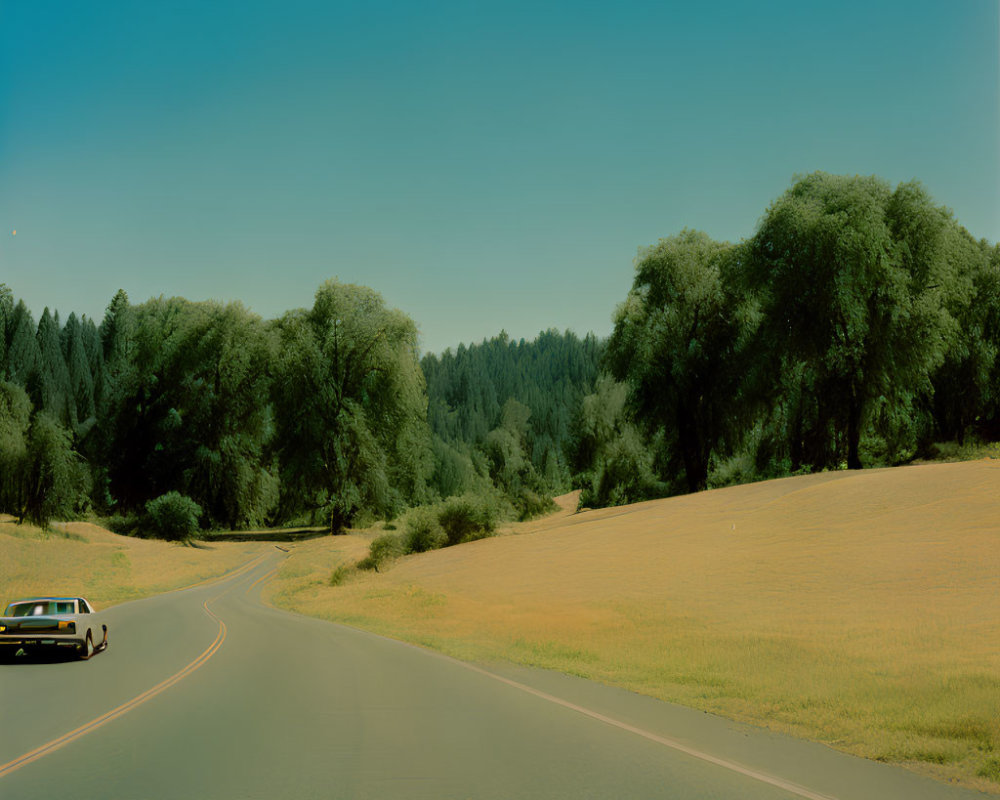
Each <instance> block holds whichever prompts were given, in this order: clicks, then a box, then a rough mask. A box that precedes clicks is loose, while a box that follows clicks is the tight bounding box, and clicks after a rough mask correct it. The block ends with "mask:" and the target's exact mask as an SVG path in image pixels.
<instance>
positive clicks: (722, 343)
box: [573, 173, 1000, 504]
mask: <svg viewBox="0 0 1000 800" xmlns="http://www.w3.org/2000/svg"><path fill="white" fill-rule="evenodd" d="M998 348H1000V247H998V246H996V245H990V244H989V243H988V242H986V241H985V240H980V241H977V240H975V239H974V238H973V237H972V236H971V235H970V234H969V233H968V231H967V230H965V229H964V228H963V227H962V226H961V225H960V224H959V223H958V222H957V221H956V220H955V219H954V217H953V215H952V213H951V212H950V211H949V210H948V209H947V208H945V207H943V206H940V205H938V204H936V203H935V202H934V201H933V200H932V198H931V197H930V196H929V195H928V193H927V192H926V190H925V189H924V188H923V187H922V186H921V185H920V184H919V183H916V182H908V183H901V184H899V185H898V186H896V187H892V186H890V185H889V184H888V183H887V182H886V181H884V180H881V179H879V178H877V177H858V176H853V177H850V176H836V175H829V174H825V173H814V174H812V175H808V176H805V177H802V178H800V179H798V180H797V181H795V182H794V184H793V185H792V186H791V188H790V189H789V190H788V191H786V192H785V193H784V194H783V195H782V196H781V197H780V198H778V199H777V200H776V201H775V202H774V203H772V204H771V206H770V207H769V208H768V209H767V211H766V212H765V214H764V216H763V218H762V219H761V221H760V223H759V225H758V227H757V230H756V231H755V233H754V235H753V236H752V237H751V238H749V239H748V240H745V241H742V242H740V243H738V244H735V245H734V244H729V243H723V242H715V241H713V240H712V239H710V238H709V237H708V236H707V235H706V234H704V233H701V232H697V231H690V230H685V231H683V232H681V233H680V234H678V235H676V236H673V237H670V238H668V239H664V240H661V241H660V242H658V243H657V244H655V245H653V246H652V247H649V248H648V249H646V250H645V251H643V252H642V253H640V256H639V258H638V259H637V263H636V271H635V278H634V282H633V285H632V289H631V290H630V292H629V294H628V296H627V298H626V299H625V301H624V302H623V303H622V304H621V305H620V306H619V307H618V309H617V311H616V312H615V317H614V330H613V333H612V335H611V337H610V339H609V341H608V343H607V349H606V353H605V359H604V361H603V366H604V369H605V370H606V372H607V377H606V378H605V379H604V380H603V381H602V382H601V383H599V386H598V391H597V392H596V393H595V394H594V395H591V396H590V397H588V398H586V400H585V401H584V404H583V406H581V409H580V415H579V418H578V435H577V437H576V443H575V445H574V446H575V448H576V450H575V458H574V460H573V463H574V466H575V467H576V469H577V473H578V475H580V476H581V477H582V478H583V480H582V481H581V485H582V486H583V488H584V490H585V495H586V496H587V500H588V501H589V502H593V503H595V504H607V503H614V502H627V501H630V500H636V499H641V498H643V497H648V496H655V495H657V494H666V493H675V492H680V491H698V490H700V489H704V488H706V486H710V485H724V484H726V483H731V482H738V481H743V480H748V479H752V478H760V477H774V476H779V475H788V474H792V473H795V472H800V471H818V470H824V469H837V468H842V467H847V468H850V469H858V468H861V467H862V466H872V465H889V464H899V463H903V462H906V461H909V460H911V459H913V458H914V457H916V456H919V455H921V454H927V453H928V452H929V448H930V446H931V444H932V443H933V442H935V441H942V440H958V441H960V442H961V441H964V440H965V439H966V438H967V437H969V436H973V437H980V438H983V439H987V440H996V439H997V437H998V436H1000V370H998V365H997V352H998ZM616 382H618V383H616ZM644 443H645V446H644Z"/></svg>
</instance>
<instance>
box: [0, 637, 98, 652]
mask: <svg viewBox="0 0 1000 800" xmlns="http://www.w3.org/2000/svg"><path fill="white" fill-rule="evenodd" d="M85 646H86V642H85V641H84V640H82V639H61V638H55V637H52V636H18V637H16V638H15V637H10V638H7V637H3V638H2V639H0V648H6V647H71V648H74V649H76V650H80V649H82V648H83V647H85Z"/></svg>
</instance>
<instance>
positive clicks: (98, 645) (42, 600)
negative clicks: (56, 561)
mask: <svg viewBox="0 0 1000 800" xmlns="http://www.w3.org/2000/svg"><path fill="white" fill-rule="evenodd" d="M107 646H108V626H107V625H106V624H105V623H104V619H103V617H102V615H101V614H99V613H98V612H97V610H96V609H95V608H94V606H93V605H92V604H91V603H90V602H88V601H87V600H86V599H85V598H83V597H32V598H28V599H26V600H17V601H15V602H13V603H11V604H10V605H8V606H7V609H6V610H5V611H4V615H3V616H2V617H0V648H2V650H4V651H6V650H9V649H14V650H15V651H16V654H18V655H20V654H23V653H26V652H27V651H28V649H38V648H59V649H61V648H67V649H68V648H72V649H73V650H74V651H75V652H76V653H77V654H78V655H79V656H80V657H81V658H90V656H92V655H93V654H94V653H96V652H98V651H99V650H103V649H104V648H106V647H107Z"/></svg>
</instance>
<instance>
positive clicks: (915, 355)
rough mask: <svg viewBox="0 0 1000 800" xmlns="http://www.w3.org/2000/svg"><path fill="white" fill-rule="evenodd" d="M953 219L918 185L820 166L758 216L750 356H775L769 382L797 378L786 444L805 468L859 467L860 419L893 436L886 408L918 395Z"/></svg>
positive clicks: (939, 346)
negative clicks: (758, 328) (778, 376)
mask: <svg viewBox="0 0 1000 800" xmlns="http://www.w3.org/2000/svg"><path fill="white" fill-rule="evenodd" d="M952 224H953V223H952V221H951V219H950V216H949V214H948V213H947V211H946V210H944V209H942V208H939V207H937V206H934V205H933V203H931V201H930V199H929V197H928V196H927V195H926V193H925V192H924V191H923V189H922V188H921V187H919V185H917V184H901V185H900V186H899V187H898V188H897V189H896V190H895V191H893V190H891V189H890V187H889V186H888V184H886V183H885V182H884V181H882V180H880V179H878V178H874V177H871V178H861V177H843V176H834V175H827V174H825V173H814V174H813V175H809V176H807V177H805V178H802V179H800V180H799V181H797V182H796V183H795V184H794V185H793V186H792V188H791V189H789V190H788V191H787V192H786V193H785V194H784V195H783V196H782V197H781V198H779V199H778V200H777V201H775V202H774V203H773V204H772V205H771V207H770V208H769V209H768V211H767V213H766V214H765V216H764V218H763V220H762V222H761V224H760V227H759V228H758V230H757V232H756V234H755V236H754V238H753V239H752V240H751V242H750V243H749V249H748V258H747V259H746V263H745V264H744V265H743V266H744V267H745V269H743V272H742V276H741V277H742V278H743V279H744V280H745V281H746V285H747V287H748V288H749V289H750V290H751V291H752V292H754V293H756V294H757V295H758V296H759V297H760V299H761V303H762V311H763V320H764V323H763V336H762V338H761V343H762V347H761V349H760V355H761V357H767V358H769V359H770V360H771V361H772V362H777V363H780V364H782V365H783V369H782V372H783V374H784V376H785V377H784V379H783V380H781V381H778V382H776V384H777V385H779V386H781V385H782V384H784V388H785V389H786V390H787V389H789V388H794V387H795V384H796V383H798V391H800V392H801V395H802V399H803V401H804V402H803V403H801V404H800V405H799V407H798V415H797V416H796V417H794V418H793V420H792V424H791V427H792V429H793V431H794V435H795V437H796V438H797V441H796V442H794V443H793V450H794V451H796V452H797V453H798V452H801V459H802V460H804V461H805V462H807V463H809V464H811V465H812V466H813V467H814V468H819V467H825V466H833V465H835V464H837V463H839V462H840V460H841V459H842V458H846V461H847V464H848V466H849V467H852V468H857V467H860V466H861V459H860V440H861V437H862V435H863V433H864V431H865V429H866V427H871V428H873V429H874V430H875V431H876V432H878V433H880V434H882V435H883V437H884V438H885V439H886V441H887V442H888V441H890V440H891V439H894V438H895V439H899V438H900V434H899V431H898V427H899V423H900V419H901V417H900V415H899V414H897V413H892V412H894V411H895V410H896V409H904V408H906V406H907V404H910V405H911V406H912V405H916V404H917V403H919V402H921V398H926V397H927V396H929V393H930V391H931V383H930V377H931V374H932V373H933V371H934V370H935V369H936V368H937V367H938V366H940V364H941V363H942V362H943V360H944V356H945V352H946V348H947V342H949V341H950V340H951V339H953V338H954V337H955V336H956V333H957V326H956V324H955V321H954V319H953V318H952V316H951V314H950V313H949V310H948V308H949V303H950V302H952V301H955V302H958V300H959V299H960V298H959V295H961V293H962V291H963V288H962V286H961V285H960V281H958V280H957V278H956V274H955V269H954V264H952V263H951V262H950V261H949V258H948V256H947V253H948V237H949V231H950V229H951V227H952ZM790 373H792V374H795V375H796V376H797V377H796V378H794V379H792V381H791V383H790V382H789V380H788V377H787V376H788V375H789V374H790ZM803 390H804V391H803ZM882 399H884V401H885V402H884V403H882ZM880 403H882V408H883V411H884V410H885V409H889V411H890V413H881V414H879V413H876V412H877V410H878V408H879V405H880ZM894 429H896V430H894ZM904 439H905V437H904ZM792 460H793V463H794V462H795V461H797V460H799V457H798V455H796V456H793V459H792Z"/></svg>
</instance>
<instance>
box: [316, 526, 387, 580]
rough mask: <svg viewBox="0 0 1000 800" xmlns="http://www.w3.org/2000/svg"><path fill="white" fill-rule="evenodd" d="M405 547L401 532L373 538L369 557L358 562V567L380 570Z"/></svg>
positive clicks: (369, 548)
mask: <svg viewBox="0 0 1000 800" xmlns="http://www.w3.org/2000/svg"><path fill="white" fill-rule="evenodd" d="M404 549H405V548H404V547H403V539H402V537H401V536H400V535H399V534H395V533H385V534H383V535H382V536H379V537H378V538H377V539H373V540H372V543H371V544H370V545H369V547H368V557H367V558H365V559H363V560H361V561H359V562H358V569H371V570H375V572H378V571H379V570H380V569H381V568H382V567H383V566H384V565H385V564H387V563H388V562H389V561H392V560H393V559H394V558H398V557H399V556H401V555H403V553H404ZM338 569H339V568H338ZM334 574H336V573H334ZM331 580H332V579H331ZM333 585H336V584H333Z"/></svg>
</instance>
